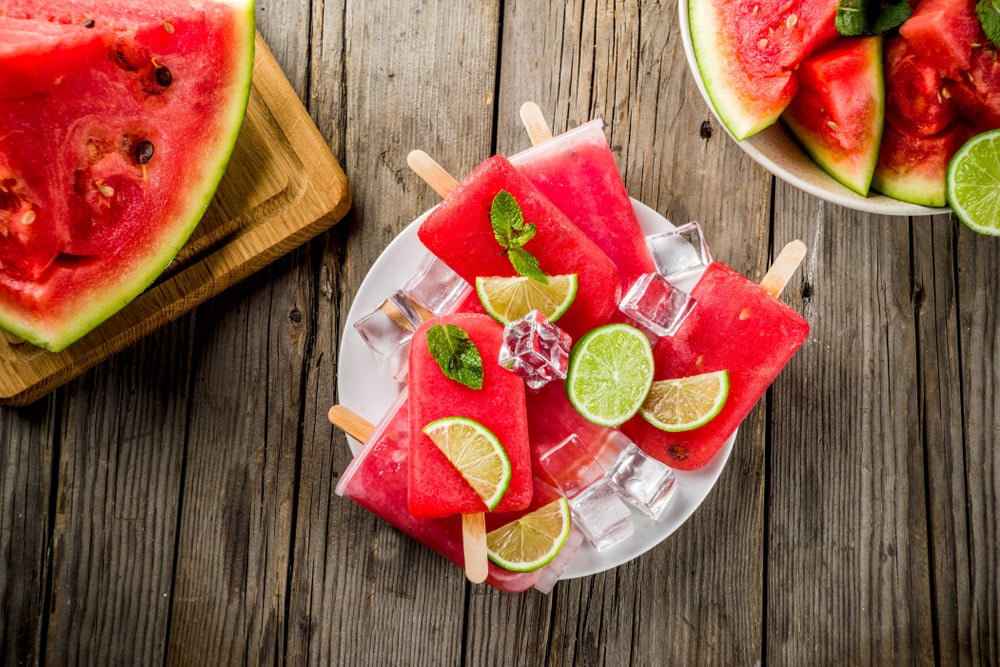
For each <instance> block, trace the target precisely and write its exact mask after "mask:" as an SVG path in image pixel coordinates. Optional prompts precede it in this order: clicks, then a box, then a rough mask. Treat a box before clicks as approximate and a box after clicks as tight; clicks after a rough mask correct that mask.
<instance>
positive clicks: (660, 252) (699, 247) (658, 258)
mask: <svg viewBox="0 0 1000 667" xmlns="http://www.w3.org/2000/svg"><path fill="white" fill-rule="evenodd" d="M646 245H647V247H648V248H649V253H650V255H652V257H653V262H654V263H655V264H656V272H657V273H659V274H660V275H661V276H663V277H664V278H666V279H667V280H670V281H676V280H679V279H680V278H682V277H684V276H687V275H690V274H692V273H695V272H699V271H704V270H705V269H706V268H707V267H708V265H709V264H711V263H712V253H711V252H710V251H709V249H708V241H706V240H705V235H704V234H703V233H702V231H701V225H700V224H698V223H697V222H693V221H692V222H689V223H687V224H685V225H681V226H680V227H678V228H676V229H672V230H669V231H666V232H661V233H659V234H651V235H650V236H647V237H646Z"/></svg>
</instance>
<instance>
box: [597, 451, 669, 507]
mask: <svg viewBox="0 0 1000 667" xmlns="http://www.w3.org/2000/svg"><path fill="white" fill-rule="evenodd" d="M608 478H609V479H610V480H611V484H612V485H613V486H614V488H615V490H617V492H618V495H620V496H621V497H622V498H623V499H624V500H625V501H626V502H627V503H629V504H630V505H633V506H634V507H636V508H637V509H639V510H640V511H641V512H642V513H643V514H645V515H646V516H649V517H652V518H653V519H656V518H657V517H659V516H660V514H662V513H663V510H664V508H666V506H667V505H668V504H669V503H670V499H671V498H673V496H674V492H675V490H676V487H677V478H676V476H675V475H674V471H673V470H671V469H670V468H669V467H667V466H666V465H664V464H663V463H662V462H660V461H658V460H656V459H654V458H653V457H651V456H649V455H647V454H646V453H645V452H644V451H642V450H641V449H639V447H637V446H636V445H635V444H634V443H633V444H630V445H629V446H628V447H626V448H625V450H624V451H623V452H622V453H621V455H620V456H619V457H618V460H617V461H616V462H615V464H614V466H613V467H612V468H611V470H610V471H608Z"/></svg>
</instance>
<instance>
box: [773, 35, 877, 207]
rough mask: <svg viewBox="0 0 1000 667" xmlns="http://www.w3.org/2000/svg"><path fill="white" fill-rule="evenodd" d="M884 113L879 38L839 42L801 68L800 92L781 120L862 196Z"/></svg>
mask: <svg viewBox="0 0 1000 667" xmlns="http://www.w3.org/2000/svg"><path fill="white" fill-rule="evenodd" d="M884 111H885V90H884V87H883V83H882V37H881V36H876V37H864V38H851V39H840V40H837V41H835V42H834V43H833V44H831V45H830V46H828V47H826V48H824V49H822V50H820V51H817V52H816V53H814V54H812V55H811V56H809V57H807V58H806V59H805V60H803V61H802V64H801V65H800V66H799V93H798V94H797V95H796V96H795V97H794V98H793V99H792V102H791V104H789V106H788V109H786V110H785V113H784V115H783V116H782V119H783V120H784V121H785V124H786V125H787V126H788V128H789V130H791V132H792V134H793V135H795V137H796V138H797V139H798V140H799V142H800V143H801V144H802V146H803V148H805V150H806V152H807V153H809V155H810V156H812V158H813V159H814V160H816V162H817V163H818V164H819V165H820V166H821V167H823V169H824V170H825V171H826V172H827V173H829V174H830V175H831V176H833V177H834V178H836V179H837V180H838V181H840V182H841V183H843V184H844V185H846V186H847V187H849V188H851V189H852V190H854V191H855V192H857V193H859V194H861V195H866V194H868V187H869V185H870V184H871V179H872V172H873V171H874V169H875V162H876V160H877V159H878V151H879V140H880V138H881V134H882V122H883V119H884Z"/></svg>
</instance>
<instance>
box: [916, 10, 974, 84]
mask: <svg viewBox="0 0 1000 667" xmlns="http://www.w3.org/2000/svg"><path fill="white" fill-rule="evenodd" d="M975 4H976V3H975V0H922V1H921V2H920V3H919V4H918V5H917V7H916V9H914V10H913V14H912V15H911V16H910V18H908V19H906V21H904V22H903V25H901V26H900V27H899V34H900V35H902V36H903V37H904V38H905V39H906V41H908V42H909V43H910V46H911V48H912V49H913V50H914V52H915V53H916V54H917V55H918V56H920V58H921V59H922V60H923V61H924V62H926V63H928V64H932V65H933V66H934V68H935V69H937V71H938V72H939V73H940V74H941V75H942V76H947V77H950V78H955V77H956V76H958V73H959V72H961V71H963V70H967V69H969V60H970V58H971V55H972V45H973V44H975V43H980V39H981V38H980V34H981V33H980V31H981V28H980V26H979V19H977V18H976V12H975Z"/></svg>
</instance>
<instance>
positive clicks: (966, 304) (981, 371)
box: [941, 225, 1000, 664]
mask: <svg viewBox="0 0 1000 667" xmlns="http://www.w3.org/2000/svg"><path fill="white" fill-rule="evenodd" d="M957 227H958V230H959V231H958V242H957V249H956V265H957V269H958V277H957V287H958V300H957V307H958V325H959V345H960V347H961V352H962V364H961V373H962V384H961V386H962V403H963V405H962V415H963V420H964V425H965V433H964V436H965V437H964V442H963V443H962V446H963V449H964V459H965V461H964V462H965V484H966V487H965V488H966V496H965V497H964V498H963V497H962V496H961V495H959V494H958V493H955V492H956V491H960V490H961V488H960V487H959V486H958V485H957V484H956V485H953V489H952V495H951V498H950V499H949V498H947V497H946V498H945V499H944V500H942V501H941V502H949V500H950V502H952V503H960V504H962V505H964V506H965V507H966V508H967V510H966V511H967V512H968V514H967V521H968V523H967V527H966V531H967V534H966V536H965V537H966V540H967V544H968V569H967V572H968V578H969V591H968V595H964V591H963V590H962V589H961V588H959V589H958V591H959V593H960V595H959V596H958V599H957V603H958V609H959V613H960V614H961V615H962V616H963V617H967V618H968V629H967V630H966V628H964V627H961V626H960V627H959V634H958V636H957V639H956V641H957V642H958V643H959V651H960V655H963V657H964V656H965V655H967V656H968V658H969V663H970V664H997V663H1000V575H998V574H997V573H998V571H1000V447H998V443H1000V391H998V390H997V388H998V387H1000V359H998V351H1000V320H998V309H997V301H996V295H997V294H998V293H1000V289H998V272H997V271H996V270H992V269H990V268H988V267H996V266H998V264H1000V248H998V246H997V243H996V239H993V238H988V237H983V236H977V235H976V234H974V233H972V232H971V231H969V230H968V229H966V228H965V227H964V226H963V225H957ZM953 446H956V447H957V446H959V443H954V445H953Z"/></svg>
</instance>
